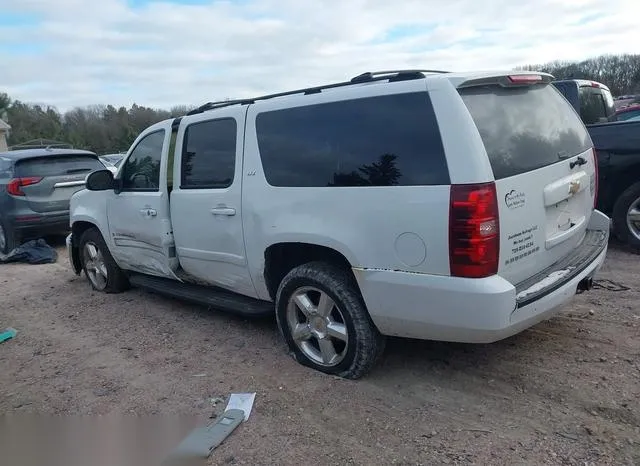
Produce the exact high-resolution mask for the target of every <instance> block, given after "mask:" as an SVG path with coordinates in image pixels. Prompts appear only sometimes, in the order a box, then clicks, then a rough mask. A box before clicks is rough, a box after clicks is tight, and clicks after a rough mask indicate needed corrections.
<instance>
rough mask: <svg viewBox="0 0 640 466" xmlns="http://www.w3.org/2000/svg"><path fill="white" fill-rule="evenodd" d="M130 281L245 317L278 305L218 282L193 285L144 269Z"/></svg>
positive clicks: (259, 315)
mask: <svg viewBox="0 0 640 466" xmlns="http://www.w3.org/2000/svg"><path fill="white" fill-rule="evenodd" d="M129 282H130V283H131V285H133V286H135V287H138V288H143V289H145V290H148V291H153V292H155V293H158V294H161V295H165V296H170V297H172V298H176V299H180V300H184V301H190V302H192V303H196V304H202V305H204V306H210V307H213V308H215V309H219V310H222V311H226V312H230V313H233V314H238V315H241V316H244V317H261V316H265V315H269V314H273V312H274V305H273V303H271V302H269V301H261V300H259V299H254V298H249V297H248V296H243V295H240V294H236V293H233V292H231V291H227V290H223V289H222V288H218V287H215V286H202V285H193V284H191V283H182V282H179V281H176V280H171V279H169V278H161V277H154V276H152V275H144V274H140V273H132V274H131V275H130V276H129Z"/></svg>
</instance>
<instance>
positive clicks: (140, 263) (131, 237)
mask: <svg viewBox="0 0 640 466" xmlns="http://www.w3.org/2000/svg"><path fill="white" fill-rule="evenodd" d="M170 137H171V121H167V122H162V123H158V124H157V125H154V126H152V127H150V128H149V129H147V130H146V131H145V132H144V133H142V134H141V135H140V136H139V137H138V138H137V139H136V141H135V142H134V145H133V146H132V149H131V150H130V151H129V154H128V155H127V157H126V159H125V160H124V162H123V167H122V169H121V170H120V171H119V173H118V176H117V178H118V183H119V185H120V186H119V189H118V190H117V191H116V192H115V193H114V194H113V195H112V196H110V197H109V199H108V200H107V217H108V221H109V233H110V235H111V238H110V240H111V244H112V248H111V251H112V254H113V256H114V258H115V259H116V261H117V262H118V264H119V265H120V266H121V267H123V268H125V269H127V270H132V271H137V272H141V273H146V274H150V275H156V276H163V277H173V273H172V270H171V269H172V257H175V253H174V244H173V236H172V234H171V220H170V217H169V197H168V193H167V181H166V178H167V176H166V164H167V162H166V160H167V157H166V156H165V152H166V151H167V148H168V146H169V139H170Z"/></svg>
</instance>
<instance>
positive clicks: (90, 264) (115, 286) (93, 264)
mask: <svg viewBox="0 0 640 466" xmlns="http://www.w3.org/2000/svg"><path fill="white" fill-rule="evenodd" d="M79 246H80V262H81V264H82V269H83V270H84V274H85V276H86V277H87V279H88V280H89V283H91V286H92V287H93V289H94V290H96V291H102V292H105V293H120V292H122V291H125V290H126V289H128V288H129V280H128V279H127V276H126V275H125V274H124V272H123V271H122V269H120V267H118V264H116V261H115V260H114V259H113V256H111V253H110V252H109V248H108V247H107V244H106V243H105V241H104V238H103V237H102V235H101V234H100V232H99V231H98V230H97V229H95V228H89V229H88V230H87V231H85V232H84V234H83V235H82V237H81V238H80V245H79Z"/></svg>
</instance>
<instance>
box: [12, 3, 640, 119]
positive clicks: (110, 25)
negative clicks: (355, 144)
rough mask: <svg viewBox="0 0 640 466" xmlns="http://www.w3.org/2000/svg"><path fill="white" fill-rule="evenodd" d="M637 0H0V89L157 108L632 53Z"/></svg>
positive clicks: (61, 102) (637, 40)
mask: <svg viewBox="0 0 640 466" xmlns="http://www.w3.org/2000/svg"><path fill="white" fill-rule="evenodd" d="M639 14H640V1H638V0H610V1H608V2H605V1H603V0H593V1H592V0H521V1H518V0H490V1H489V0H486V1H481V0H395V1H391V0H342V1H340V0H235V1H234V0H228V1H220V0H165V1H156V0H0V92H2V91H4V92H7V93H9V95H10V96H11V97H13V98H14V99H20V100H25V101H29V102H42V103H48V104H51V105H55V106H56V107H58V109H60V110H67V109H69V108H71V107H73V106H77V105H90V104H114V105H127V106H129V105H131V104H132V103H133V102H136V103H137V104H139V105H148V106H153V107H165V108H168V107H170V106H172V105H177V104H200V103H203V102H205V101H210V100H213V99H224V98H227V97H229V98H236V97H250V96H252V95H256V94H262V93H271V92H277V91H282V90H287V89H290V88H294V87H307V86H311V85H317V84H322V83H326V82H330V81H336V80H344V79H347V78H350V77H352V76H355V75H357V74H360V73H362V72H364V71H369V70H380V69H399V68H435V69H450V70H456V71H460V70H474V69H493V68H507V69H509V68H512V67H514V66H517V65H522V64H528V63H544V62H548V61H552V60H558V59H561V60H564V59H567V60H569V59H570V60H581V59H585V58H589V57H592V56H596V55H599V54H603V53H638V52H640V49H639V48H638V47H639V45H638V44H640V33H639V32H638V27H639V26H638V17H639Z"/></svg>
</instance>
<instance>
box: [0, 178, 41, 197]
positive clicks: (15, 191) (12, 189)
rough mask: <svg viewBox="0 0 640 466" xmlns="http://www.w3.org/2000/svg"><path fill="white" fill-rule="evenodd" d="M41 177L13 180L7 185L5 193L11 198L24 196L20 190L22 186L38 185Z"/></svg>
mask: <svg viewBox="0 0 640 466" xmlns="http://www.w3.org/2000/svg"><path fill="white" fill-rule="evenodd" d="M41 180H42V178H41V177H37V176H30V177H28V178H14V179H12V180H11V181H9V184H7V192H8V193H9V194H11V195H12V196H24V191H23V190H22V188H23V187H24V186H31V185H32V184H36V183H40V181H41Z"/></svg>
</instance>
